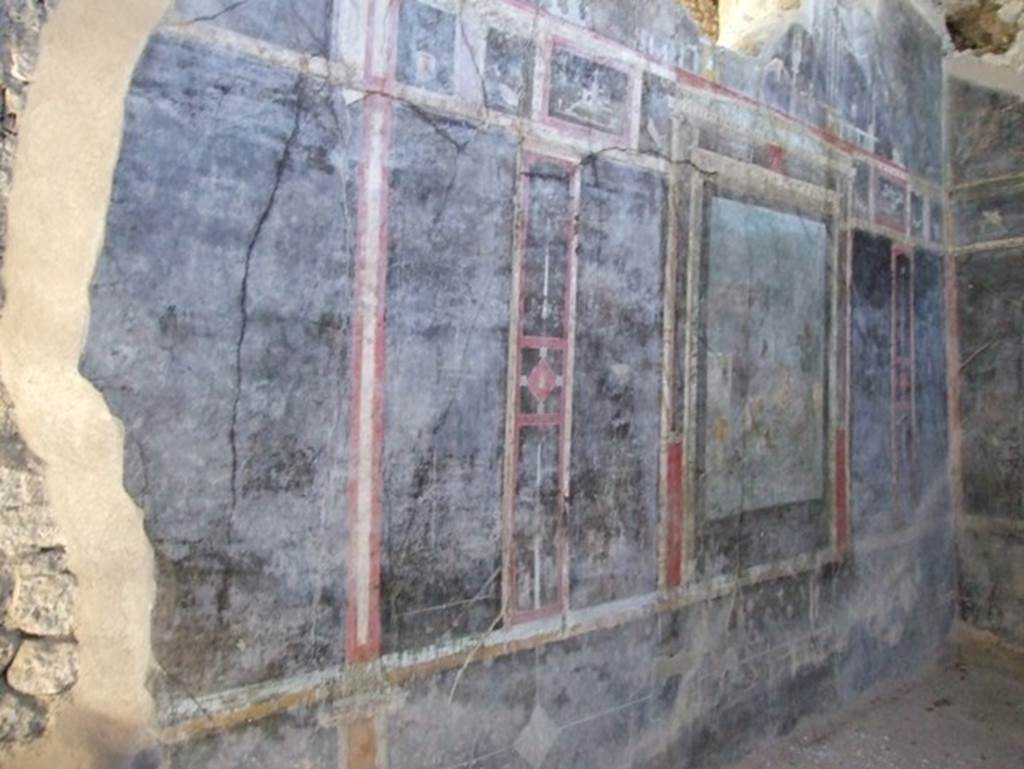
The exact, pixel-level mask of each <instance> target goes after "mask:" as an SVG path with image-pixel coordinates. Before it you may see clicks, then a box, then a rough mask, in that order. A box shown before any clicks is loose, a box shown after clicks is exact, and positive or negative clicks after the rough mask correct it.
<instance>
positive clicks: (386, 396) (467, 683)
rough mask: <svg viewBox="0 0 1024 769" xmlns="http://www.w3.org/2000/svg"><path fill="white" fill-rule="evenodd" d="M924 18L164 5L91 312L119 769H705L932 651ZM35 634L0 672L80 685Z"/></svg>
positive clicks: (942, 440) (936, 623)
mask: <svg viewBox="0 0 1024 769" xmlns="http://www.w3.org/2000/svg"><path fill="white" fill-rule="evenodd" d="M64 1H65V3H73V2H74V0H64ZM61 12H63V7H62V9H61V11H58V13H61ZM935 15H936V14H934V13H931V12H929V11H928V10H927V9H926V10H924V11H922V10H920V9H918V8H917V7H916V6H915V5H914V4H912V3H911V2H909V1H908V0H880V2H878V3H877V4H875V5H874V7H872V8H871V9H869V8H868V7H866V6H862V5H860V4H858V3H855V2H838V0H809V2H807V3H806V4H805V5H804V7H802V8H800V9H795V12H794V15H793V16H792V18H790V17H788V16H787V19H788V20H787V22H786V24H784V25H782V26H781V27H780V28H778V29H777V30H775V32H774V34H773V35H771V36H770V39H769V40H768V42H766V43H765V44H764V46H763V47H762V48H761V50H760V51H759V53H757V55H755V56H744V55H741V54H739V53H737V52H735V51H732V50H729V49H727V48H723V47H719V46H716V45H715V44H714V43H713V42H712V41H710V40H708V39H707V38H705V37H703V36H702V35H701V32H700V30H699V29H698V27H697V26H696V25H695V24H694V23H693V21H692V20H691V19H690V18H689V16H688V15H687V12H686V11H685V10H684V9H683V7H682V6H680V5H679V4H678V3H676V2H674V0H657V1H656V2H650V3H644V4H629V3H622V2H617V1H613V0H579V1H573V2H562V1H561V0H558V1H557V2H556V1H555V0H550V1H548V0H537V1H536V2H534V1H533V0H464V2H448V0H389V1H388V2H384V0H358V1H357V2H346V3H341V2H332V1H331V0H305V1H304V2H302V3H298V2H286V1H285V0H246V1H245V2H241V3H239V2H224V1H223V0H179V1H178V2H176V3H175V4H174V6H173V8H171V9H169V10H168V12H167V14H166V15H165V16H164V18H163V20H162V21H161V23H160V24H159V26H158V27H157V29H156V30H155V31H154V32H153V34H152V35H151V36H150V37H149V39H148V41H147V44H146V46H145V50H144V52H143V54H142V56H141V58H140V59H139V60H138V61H137V63H136V64H135V67H134V70H133V74H132V79H131V86H130V89H129V91H128V94H127V99H126V101H125V117H124V123H123V126H122V132H121V135H120V145H119V154H118V161H117V167H116V170H115V171H114V174H113V187H112V190H111V193H110V195H109V204H108V206H107V208H106V210H105V214H106V226H105V230H104V232H103V237H102V246H101V250H100V253H99V258H98V261H97V263H96V268H95V271H94V272H93V273H92V275H91V278H90V280H89V281H88V286H86V285H85V282H84V281H83V284H82V285H81V289H82V290H83V291H84V290H85V289H86V288H88V291H89V300H90V305H89V325H88V334H87V337H86V339H85V347H84V350H83V351H82V355H81V361H80V372H81V375H82V376H84V377H85V378H86V379H88V381H89V382H90V383H91V384H92V385H93V386H94V387H95V388H96V389H97V390H98V391H99V392H100V393H101V394H102V396H103V398H104V399H105V404H106V406H107V407H109V410H110V412H111V413H112V414H113V415H114V416H115V417H116V418H117V419H118V420H120V422H121V423H122V424H123V467H124V475H123V485H124V488H125V489H126V490H127V492H128V494H130V495H131V498H132V500H133V501H134V503H135V504H136V505H137V506H138V508H139V510H140V511H141V513H140V514H141V515H142V516H143V520H144V524H145V530H146V535H147V538H148V542H149V544H150V545H151V547H152V553H153V558H154V572H155V574H154V579H155V599H154V604H153V606H152V614H151V648H147V650H146V651H147V652H151V654H152V660H151V675H150V679H149V692H150V694H151V696H152V698H153V700H154V702H155V706H156V707H155V715H154V718H153V720H152V723H151V724H149V726H150V731H149V732H148V733H147V734H146V735H145V736H146V738H147V739H148V741H149V746H148V748H147V749H146V750H145V751H143V752H141V753H140V754H139V756H138V757H137V758H136V759H135V761H136V764H135V765H136V766H152V765H157V764H159V765H161V766H165V767H189V768H190V769H191V768H195V767H211V768H215V767H250V766H251V767H261V768H263V769H266V768H268V767H286V766H287V767H296V766H300V767H317V768H319V767H331V768H332V769H334V767H346V768H348V767H351V768H352V769H369V768H370V767H389V769H406V768H408V769H414V768H419V767H424V768H425V767H494V768H497V767H506V768H510V769H511V768H514V769H525V768H526V767H529V768H531V769H542V768H543V767H576V766H579V767H584V766H586V767H609V768H613V769H622V767H636V769H640V768H641V767H643V768H644V769H647V768H649V767H654V768H657V767H666V768H667V767H680V766H694V767H713V766H721V765H725V764H727V763H728V762H730V761H731V760H733V759H735V758H738V757H739V756H741V755H743V754H745V753H746V752H748V751H749V750H750V749H751V747H752V746H753V745H754V744H756V742H757V741H759V740H762V739H765V738H767V737H769V736H773V735H776V734H779V733H782V732H786V731H788V730H790V729H791V728H792V727H793V725H794V724H795V723H796V722H797V721H798V720H799V719H800V718H802V717H803V716H805V715H807V714H809V713H811V712H814V711H818V710H822V709H826V708H835V707H838V706H840V705H842V704H843V703H844V702H848V701H849V700H850V699H851V698H853V697H854V696H856V695H857V694H859V693H860V692H863V691H864V690H866V689H867V688H869V687H870V686H872V685H873V684H875V683H877V682H879V681H881V680H883V679H885V678H887V677H889V676H891V675H894V674H896V673H900V672H903V671H906V670H908V669H913V668H914V667H915V666H917V665H919V664H922V663H923V662H925V661H927V660H929V659H931V658H932V657H933V656H934V655H935V654H937V653H938V651H939V650H940V649H941V648H942V647H943V645H944V644H945V642H946V639H947V637H948V634H949V632H950V628H951V626H952V623H953V621H954V616H955V610H956V598H957V581H956V558H955V555H954V544H955V536H956V529H955V527H954V524H953V521H954V518H953V509H954V503H955V502H956V499H957V491H958V487H957V485H956V484H954V483H953V482H952V480H953V478H954V476H953V475H952V473H951V470H952V469H953V468H954V466H955V465H956V461H955V460H956V450H957V447H958V445H959V444H958V441H957V436H958V433H957V425H956V423H953V424H952V425H951V423H950V415H951V413H952V412H951V410H950V407H949V397H950V393H951V389H950V382H951V381H952V380H955V378H956V377H955V375H956V372H951V370H950V369H951V367H950V366H949V365H948V362H947V360H948V359H947V349H948V348H947V338H948V333H947V332H948V331H949V330H950V329H952V328H954V325H955V324H954V323H953V322H952V320H951V319H952V318H954V317H956V315H955V312H954V310H955V308H954V307H953V305H952V304H951V297H952V296H953V294H952V292H951V291H950V281H948V280H947V272H949V268H948V267H947V260H946V245H947V244H946V229H947V228H946V223H947V219H949V218H950V217H953V218H956V217H957V216H958V215H959V214H958V212H959V211H960V209H959V208H955V209H954V210H952V211H947V205H946V197H945V190H944V179H943V173H944V169H945V167H946V161H947V155H946V152H945V150H944V136H943V105H944V99H945V97H946V93H947V89H948V87H949V86H947V85H945V84H944V82H943V75H942V57H943V42H942V41H943V37H942V34H943V31H942V23H941V20H936V18H934V17H935ZM44 55H45V51H44ZM18 183H19V182H18V181H17V180H15V184H18ZM1007 216H1008V217H1009V216H1011V214H1007ZM966 219H967V220H970V217H966ZM1014 221H1015V220H1014ZM965 237H969V236H965ZM83 258H84V257H83ZM90 258H91V257H90ZM21 269H24V270H26V271H30V270H31V267H30V266H27V265H26V266H23V267H22V268H21ZM0 326H2V324H0ZM0 332H2V328H0ZM3 338H4V337H3V334H2V333H0V342H2V340H3ZM76 376H77V374H76ZM14 408H15V410H17V408H18V403H17V402H15V403H14ZM44 450H52V447H50V446H49V445H46V444H45V442H44V445H42V446H41V448H40V452H41V454H42V452H43V451H44ZM26 451H27V449H26ZM26 456H27V455H26ZM119 458H120V457H119ZM41 460H42V461H41V462H40V463H39V465H40V468H41V469H40V470H39V472H40V473H42V475H43V477H48V476H46V472H47V471H46V469H45V468H46V464H45V460H46V457H45V456H42V455H41ZM33 466H34V465H33ZM81 547H82V548H86V549H88V548H89V547H91V548H93V550H92V551H91V552H95V548H96V545H95V544H93V545H84V544H83V545H81ZM74 548H75V543H74V542H70V543H69V544H68V549H69V552H74ZM38 565H39V566H40V568H41V569H42V573H43V575H44V576H47V577H48V578H50V579H52V578H53V576H54V575H59V576H61V578H64V579H67V580H68V581H69V585H70V584H72V583H71V578H70V576H69V575H67V574H66V572H65V571H64V570H63V569H64V566H63V564H62V562H61V561H60V559H59V557H58V555H57V554H55V553H53V552H49V551H47V552H46V553H45V558H43V559H42V560H40V561H39V562H38ZM144 579H146V580H148V579H149V576H148V573H146V572H144V571H143V570H141V569H140V570H139V571H138V573H126V575H125V580H126V581H129V582H131V581H135V580H144ZM25 584H30V585H35V583H33V582H26V583H25ZM85 587H86V585H85V581H84V580H83V582H82V585H81V586H80V588H81V589H84V588H85ZM22 593H23V594H24V595H26V596H33V595H39V596H42V595H43V593H42V592H40V593H36V592H35V587H29V588H25V589H23V590H22ZM35 603H36V605H37V607H38V606H40V605H42V606H46V607H53V606H59V605H60V604H59V603H56V602H54V601H53V600H51V599H50V598H42V597H40V598H38V599H37V600H35ZM13 606H14V604H12V607H13ZM68 606H69V608H70V605H68ZM12 612H14V613H12ZM26 614H27V615H28V616H29V617H30V618H31V620H32V621H34V622H36V623H38V625H42V624H47V623H49V624H50V625H51V626H54V627H57V629H67V628H66V626H62V625H60V624H59V622H57V619H56V618H55V617H53V616H50V615H49V614H47V613H45V612H40V611H33V610H32V609H29V611H28V612H27V613H26ZM55 614H59V612H55ZM6 616H8V617H16V616H19V615H18V614H17V612H16V611H15V609H9V610H8V613H7V615H6ZM93 621H95V619H92V620H88V621H86V620H82V623H83V625H85V624H88V622H93ZM38 625H37V627H38ZM72 627H75V626H74V625H73V626H72ZM26 632H27V633H28V634H29V635H33V636H34V635H36V633H35V631H31V630H29V631H26ZM41 635H45V634H41ZM67 635H68V634H65V636H62V637H66V636H67ZM29 640H31V641H32V646H31V653H30V654H27V655H26V659H25V660H24V662H23V664H22V665H21V666H20V667H17V668H15V667H12V668H11V669H9V670H8V672H7V680H8V681H9V683H10V685H11V686H12V687H14V688H17V686H18V684H19V682H24V681H25V680H26V679H27V678H28V677H31V676H33V675H34V677H35V679H36V680H37V681H38V680H39V679H40V675H39V671H48V673H49V675H50V677H51V681H52V682H51V685H50V686H49V689H53V690H59V689H61V688H66V686H67V685H68V684H70V683H71V680H72V679H73V676H71V675H70V670H71V669H72V668H71V667H70V666H67V665H65V666H64V667H62V666H61V664H60V659H59V657H58V656H57V650H58V648H60V647H59V644H55V643H54V642H53V641H45V642H43V641H40V640H38V639H35V638H32V639H29ZM23 643H28V641H25V642H23ZM81 651H82V653H83V654H84V653H85V646H84V644H83V645H82V649H81ZM62 672H63V673H65V674H67V675H65V676H64V677H63V678H62V677H61V676H60V675H58V674H59V673H62ZM72 691H73V696H85V694H86V692H87V686H86V684H85V682H84V681H83V682H81V683H80V684H79V686H77V687H76V688H75V689H74V690H72ZM43 693H44V692H39V694H43ZM53 693H54V692H49V691H47V692H45V694H46V696H51V695H52V694H53ZM19 696H20V695H19ZM42 701H43V700H42V699H40V702H42ZM44 739H45V738H44ZM11 755H14V754H11ZM127 760H130V759H126V761H127ZM95 765H97V766H99V765H100V763H99V760H97V761H96V762H95Z"/></svg>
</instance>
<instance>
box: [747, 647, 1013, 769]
mask: <svg viewBox="0 0 1024 769" xmlns="http://www.w3.org/2000/svg"><path fill="white" fill-rule="evenodd" d="M736 769H1024V661H1020V660H1017V661H1011V663H1010V664H1006V662H1005V660H1004V661H1002V662H1001V664H998V665H996V664H993V662H992V660H991V659H990V658H987V657H985V656H984V655H981V656H978V655H974V654H965V653H963V652H962V651H961V652H960V653H958V654H957V655H956V659H951V660H947V661H944V662H942V663H940V664H939V665H937V666H936V667H935V668H933V669H932V670H931V671H929V672H928V673H927V674H926V675H925V676H923V677H921V678H919V679H917V680H916V681H912V682H907V683H903V684H899V685H895V686H891V687H889V690H888V691H887V692H885V693H884V694H880V695H878V696H876V697H874V698H873V699H871V700H869V701H866V702H863V703H860V704H858V705H856V706H854V707H853V708H851V709H849V710H847V711H844V712H843V713H841V714H838V715H837V716H835V717H831V718H829V719H827V720H825V721H818V722H817V723H811V724H808V725H803V726H799V727H798V728H797V729H796V731H795V732H794V733H793V734H791V735H790V736H788V737H786V738H785V739H783V740H781V741H780V742H778V743H776V744H774V745H770V746H768V747H767V748H764V749H761V750H759V751H758V752H757V753H755V754H754V755H752V756H751V757H750V758H749V759H747V760H746V761H745V762H744V763H742V764H740V765H739V766H738V767H736Z"/></svg>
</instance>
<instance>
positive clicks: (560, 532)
mask: <svg viewBox="0 0 1024 769" xmlns="http://www.w3.org/2000/svg"><path fill="white" fill-rule="evenodd" d="M538 162H545V163H554V164H556V165H558V166H560V167H562V168H564V169H565V170H566V171H567V172H568V175H567V178H566V181H567V182H568V184H569V189H570V195H571V197H570V203H569V210H568V211H567V212H566V227H567V235H568V237H567V239H566V243H567V253H566V262H565V268H564V269H565V277H566V279H565V285H564V288H563V296H562V302H563V312H562V317H563V324H562V330H563V336H562V337H543V336H527V335H526V334H525V333H524V326H525V322H526V321H525V305H526V292H525V291H524V290H523V284H524V272H525V269H526V241H527V230H528V227H529V221H528V220H529V200H530V189H529V186H530V184H529V179H530V169H531V168H532V167H533V165H534V164H535V163H538ZM520 173H521V188H520V194H519V199H520V205H521V212H522V214H521V216H520V219H519V225H518V226H519V237H518V249H519V252H520V253H519V254H518V255H517V261H518V264H519V265H520V270H519V274H518V275H517V276H516V281H517V285H518V286H519V328H518V330H517V344H516V363H515V371H514V372H511V373H512V375H513V376H514V377H515V379H516V388H515V393H516V394H515V403H514V405H513V407H514V409H515V419H514V421H515V426H514V429H513V436H514V440H513V442H512V446H510V447H509V448H510V449H511V451H512V457H511V462H510V463H509V468H510V473H511V474H512V479H513V480H512V486H511V488H512V499H511V503H510V505H509V547H508V549H507V551H506V554H505V557H506V558H508V559H509V564H508V570H507V571H508V575H509V584H508V586H507V588H506V593H507V595H508V602H507V609H506V614H507V617H508V622H509V624H521V623H523V622H530V621H533V620H537V619H542V618H544V617H550V616H554V615H557V614H559V613H561V611H562V610H563V609H564V607H565V603H566V598H567V595H568V591H567V588H566V585H565V579H564V577H563V575H564V573H565V571H566V559H567V554H568V545H567V532H566V531H565V518H566V515H565V513H566V510H565V496H566V489H567V488H568V482H569V479H568V478H567V477H566V476H565V471H564V468H565V459H566V456H565V426H566V419H565V417H566V408H567V403H568V400H567V399H568V394H567V389H568V386H569V382H570V380H569V377H568V376H567V374H568V367H569V356H568V355H563V358H562V372H561V375H562V386H561V388H560V392H559V409H558V411H557V412H550V413H545V414H531V413H524V412H523V410H522V387H521V386H520V385H519V378H520V376H521V367H522V359H523V353H524V351H525V350H528V349H543V348H547V349H554V350H561V351H562V352H563V353H564V352H567V351H568V349H569V342H570V339H571V333H572V328H571V307H570V301H571V295H572V286H571V275H572V265H573V259H574V252H575V248H576V210H577V208H578V205H577V201H576V200H575V195H574V193H573V190H574V188H575V174H577V173H578V166H577V165H576V164H575V163H572V162H571V161H567V160H564V159H562V158H554V157H548V156H545V155H539V154H535V153H531V152H524V153H523V161H522V169H521V172H520ZM524 427H552V428H555V430H556V434H557V438H558V446H559V449H558V452H557V457H558V458H557V462H558V488H559V499H558V504H557V508H556V509H555V510H554V511H553V512H554V514H555V515H557V516H558V520H557V526H556V534H555V537H556V542H555V550H556V569H557V570H558V572H559V575H558V577H559V578H558V591H557V592H558V596H557V598H556V599H555V600H554V601H552V602H550V603H549V604H546V605H544V606H538V607H535V608H532V609H519V608H517V607H518V606H519V597H520V596H519V585H518V581H517V579H516V574H517V563H516V548H515V536H516V503H517V496H518V489H519V450H520V447H521V445H522V439H521V434H522V429H523V428H524Z"/></svg>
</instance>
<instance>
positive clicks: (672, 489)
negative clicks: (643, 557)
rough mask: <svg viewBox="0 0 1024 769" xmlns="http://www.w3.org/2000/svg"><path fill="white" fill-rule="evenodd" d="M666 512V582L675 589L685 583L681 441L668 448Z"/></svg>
mask: <svg viewBox="0 0 1024 769" xmlns="http://www.w3.org/2000/svg"><path fill="white" fill-rule="evenodd" d="M665 512H666V517H667V523H668V532H667V542H666V545H665V546H666V549H667V552H666V553H665V582H666V584H667V585H668V587H670V588H673V587H679V586H680V585H681V584H682V583H683V444H682V443H681V442H679V441H676V442H675V443H671V444H669V447H668V472H667V478H666V511H665Z"/></svg>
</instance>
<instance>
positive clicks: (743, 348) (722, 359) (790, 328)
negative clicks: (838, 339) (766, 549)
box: [703, 197, 828, 518]
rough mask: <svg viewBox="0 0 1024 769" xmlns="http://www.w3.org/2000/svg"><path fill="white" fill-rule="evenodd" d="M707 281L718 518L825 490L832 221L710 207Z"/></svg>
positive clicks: (708, 424)
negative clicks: (828, 269)
mask: <svg viewBox="0 0 1024 769" xmlns="http://www.w3.org/2000/svg"><path fill="white" fill-rule="evenodd" d="M708 221H709V225H710V227H709V233H708V235H709V248H708V252H707V277H706V284H705V291H706V293H705V319H706V324H705V345H704V349H703V351H704V356H705V360H704V363H705V366H706V376H707V380H706V399H705V408H706V413H705V418H704V429H705V435H704V450H705V456H704V460H705V472H706V475H705V480H704V492H705V496H704V503H705V512H706V515H707V517H709V518H722V517H726V516H732V515H737V514H739V513H742V512H745V511H751V510H758V509H762V508H772V507H777V506H779V505H785V504H790V503H794V502H800V501H805V500H812V499H819V498H820V497H821V496H822V494H823V489H824V471H825V467H824V426H825V407H824V393H825V371H826V346H825V344H826V342H825V340H826V329H827V327H828V326H827V291H826V265H827V259H828V251H827V244H828V236H827V230H826V227H825V224H824V223H823V222H820V221H816V220H813V219H808V218H805V217H802V216H798V215H796V214H792V213H785V212H781V211H777V210H774V209H771V208H766V207H763V206H758V205H753V204H750V203H745V202H741V201H738V200H732V199H729V198H724V197H714V198H712V199H711V203H710V212H709V219H708Z"/></svg>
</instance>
